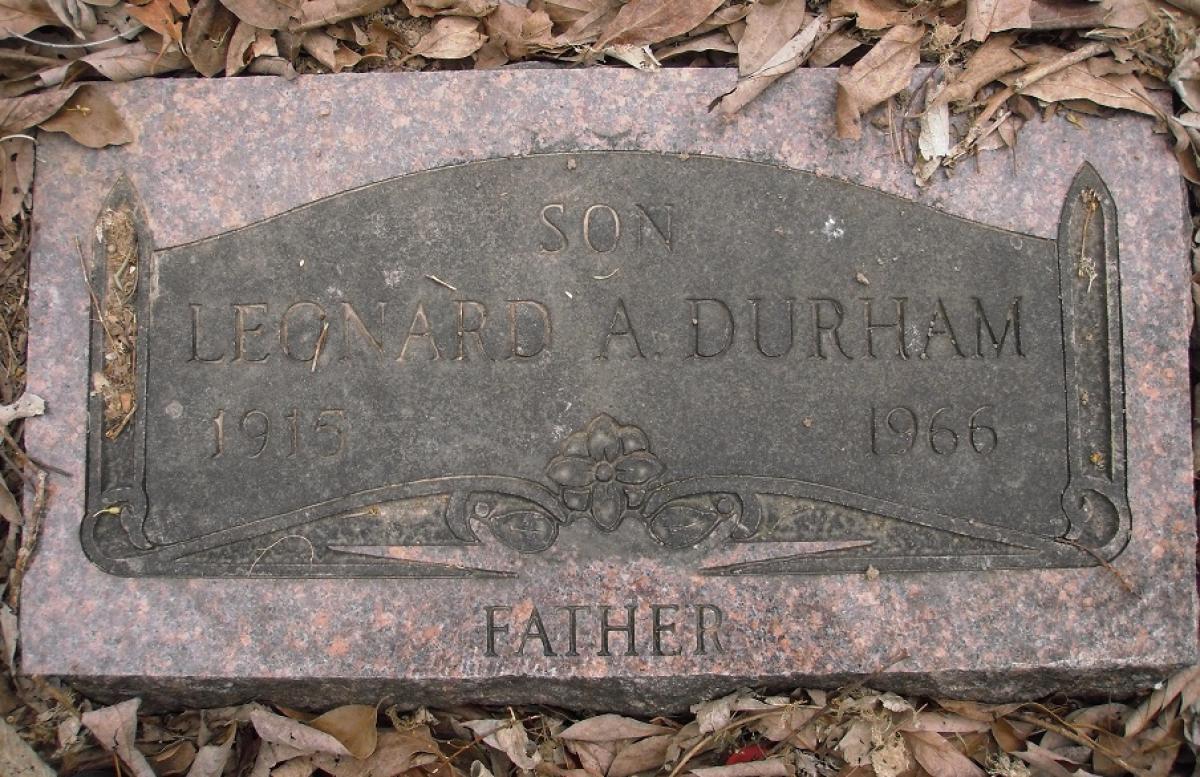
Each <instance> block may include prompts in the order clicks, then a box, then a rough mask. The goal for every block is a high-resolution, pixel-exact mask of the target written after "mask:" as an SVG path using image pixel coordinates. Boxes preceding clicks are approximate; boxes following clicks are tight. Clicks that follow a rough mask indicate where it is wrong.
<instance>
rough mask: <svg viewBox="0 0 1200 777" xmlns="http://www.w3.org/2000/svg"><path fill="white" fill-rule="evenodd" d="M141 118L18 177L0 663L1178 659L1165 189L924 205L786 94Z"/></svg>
mask: <svg viewBox="0 0 1200 777" xmlns="http://www.w3.org/2000/svg"><path fill="white" fill-rule="evenodd" d="M732 78H733V76H732V75H731V74H729V73H726V72H721V71H692V70H675V71H665V72H662V73H659V74H656V75H654V76H646V75H644V74H640V73H630V72H622V71H616V70H600V69H595V70H589V71H586V72H576V71H524V72H514V73H505V74H496V73H453V74H450V73H447V74H437V75H362V76H359V75H343V76H338V77H333V78H301V79H299V80H298V81H297V82H295V83H286V82H284V81H281V80H274V79H243V80H230V81H222V82H202V81H146V82H140V83H137V84H135V85H132V86H129V87H125V88H122V89H119V90H114V91H113V92H112V95H113V98H114V99H115V100H116V102H117V103H118V105H119V107H120V109H121V111H122V113H123V115H124V116H126V117H127V119H128V121H130V123H131V124H132V125H133V126H134V127H135V130H136V135H137V140H136V141H135V142H133V143H131V144H130V145H128V146H126V147H123V148H117V149H107V150H102V151H92V150H88V149H84V148H81V147H79V146H75V145H71V144H70V143H69V142H66V141H64V140H63V139H61V138H60V137H58V136H54V135H43V136H42V138H41V140H40V143H39V156H38V161H39V166H38V174H37V186H36V199H35V208H34V220H35V221H34V223H35V225H36V232H35V236H34V244H33V267H32V273H31V283H32V287H31V292H30V296H31V316H32V322H31V339H30V356H29V374H30V379H29V387H30V389H31V390H32V391H34V392H36V393H38V394H40V395H42V396H43V397H45V398H46V400H47V402H48V406H49V412H48V414H47V415H46V416H45V417H44V418H40V419H37V420H35V421H32V422H30V424H29V428H28V443H29V448H30V453H31V455H32V456H33V457H34V458H35V459H36V460H38V461H41V462H44V463H45V464H47V465H50V466H52V467H54V471H55V472H58V471H62V472H64V473H66V474H65V475H55V476H54V477H53V480H52V484H53V489H52V493H51V495H50V499H49V502H48V508H47V510H46V513H45V524H44V529H43V536H42V539H41V547H40V549H39V551H38V554H37V556H36V559H35V561H34V564H33V566H32V570H31V572H30V574H29V576H28V579H27V582H26V585H25V589H24V596H23V601H22V614H23V618H22V624H21V629H22V636H23V640H24V641H23V646H24V647H23V655H24V669H25V671H27V672H30V673H35V674H50V675H60V676H65V677H68V678H70V679H71V680H73V681H75V682H77V683H79V684H80V685H82V687H84V688H85V689H89V690H91V691H93V692H99V693H101V694H106V695H109V696H113V695H128V694H133V693H140V694H143V695H147V696H149V697H150V698H151V699H152V700H155V701H158V702H166V703H170V702H171V701H174V702H176V703H178V702H181V701H186V702H189V703H217V702H227V701H231V700H234V699H235V698H244V697H249V696H260V697H268V698H272V699H275V700H279V701H286V702H288V703H291V704H295V705H310V706H327V705H329V704H331V703H334V702H338V701H345V700H350V699H359V700H370V699H374V698H376V697H379V696H382V695H385V694H391V695H392V697H393V698H395V699H397V700H400V701H403V702H405V703H408V704H418V703H443V704H445V703H451V702H457V701H487V702H496V703H522V702H551V703H555V704H565V705H569V706H581V707H600V708H613V709H628V710H643V711H647V710H655V711H661V710H669V709H677V708H680V707H683V706H686V705H687V704H688V703H689V702H692V701H695V700H697V699H698V698H700V697H704V696H712V695H714V694H719V693H722V692H725V691H728V690H731V689H733V688H736V687H738V686H740V685H745V684H756V685H763V686H770V687H773V688H788V687H795V686H799V685H806V684H815V685H822V686H834V685H837V684H839V683H844V682H847V681H850V680H852V679H855V678H864V677H868V678H870V682H871V683H872V684H874V685H878V686H883V687H886V688H894V689H898V690H903V691H910V692H920V693H937V694H943V695H970V696H975V697H982V698H993V699H994V698H1011V697H1013V696H1030V695H1038V694H1043V693H1048V692H1052V691H1055V690H1069V691H1072V692H1098V693H1120V692H1127V691H1131V690H1133V689H1134V688H1135V687H1137V686H1140V685H1144V684H1146V683H1149V682H1151V681H1153V680H1155V679H1157V678H1159V677H1161V676H1163V675H1164V674H1165V673H1167V672H1170V671H1171V670H1173V669H1175V668H1177V667H1179V666H1181V665H1184V664H1187V663H1190V662H1192V661H1194V660H1195V659H1196V650H1195V633H1196V596H1195V584H1194V570H1195V566H1194V546H1195V528H1194V524H1195V517H1194V512H1193V510H1192V504H1191V499H1192V489H1191V472H1190V465H1189V461H1190V442H1189V426H1188V420H1187V418H1188V413H1187V403H1188V400H1187V397H1188V389H1187V385H1188V384H1187V381H1188V375H1187V356H1186V343H1187V332H1188V305H1189V287H1188V270H1187V237H1186V232H1185V227H1186V221H1185V216H1184V192H1183V188H1182V186H1181V182H1180V179H1179V177H1178V174H1177V172H1176V168H1175V164H1174V162H1173V160H1172V157H1171V155H1170V153H1169V150H1168V149H1167V147H1166V144H1165V143H1163V142H1161V140H1160V139H1156V138H1155V137H1153V136H1152V135H1151V132H1150V126H1149V124H1148V123H1147V122H1145V121H1143V120H1140V119H1137V118H1131V117H1128V116H1117V117H1113V118H1111V119H1105V120H1103V121H1101V120H1090V119H1085V121H1086V131H1080V129H1079V128H1078V127H1076V126H1074V125H1071V124H1069V123H1068V122H1066V121H1063V120H1060V119H1052V120H1049V121H1046V122H1035V123H1031V124H1030V125H1029V126H1027V127H1026V128H1025V130H1024V131H1023V132H1022V134H1021V135H1020V139H1019V143H1018V145H1017V146H1016V149H1015V150H1014V151H1011V152H1007V153H994V154H988V155H985V156H983V157H981V158H980V159H978V160H970V161H968V162H966V163H964V164H963V165H962V166H961V167H960V168H959V169H958V170H955V171H954V174H953V176H951V177H950V178H949V179H948V180H939V181H937V182H935V183H934V184H933V185H931V186H929V187H928V188H925V189H918V188H917V187H916V186H915V185H914V184H913V182H912V176H911V174H910V172H909V167H910V163H906V162H905V161H904V160H902V159H900V158H899V157H897V156H896V155H895V153H894V150H893V149H894V147H895V146H894V143H893V141H892V140H891V139H890V138H889V137H888V136H887V135H886V134H885V133H880V132H869V133H868V137H867V138H866V139H865V140H864V141H863V142H861V143H857V144H843V143H841V142H838V141H836V140H833V139H832V134H833V133H832V125H831V116H832V110H831V102H830V100H831V95H832V94H833V91H834V90H833V78H834V75H833V74H832V73H828V72H823V71H813V72H808V71H805V72H801V73H797V74H795V75H794V76H790V77H789V78H788V79H785V80H784V81H783V82H781V83H780V84H778V85H777V86H776V87H774V88H773V89H772V90H771V91H770V92H769V93H768V94H767V95H765V96H764V97H763V98H762V99H761V100H760V101H758V102H757V103H756V104H754V105H752V106H750V107H749V108H748V109H747V110H746V111H745V112H744V115H742V116H740V117H738V118H736V119H733V120H728V119H724V118H721V117H719V116H717V115H714V114H710V113H708V112H707V110H706V106H707V104H708V103H709V102H710V101H711V100H712V99H713V98H714V97H715V96H717V95H719V94H721V93H722V92H723V91H725V90H727V89H728V88H729V86H730V81H731V79H732Z"/></svg>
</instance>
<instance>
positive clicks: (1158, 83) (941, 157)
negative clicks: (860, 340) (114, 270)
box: [0, 0, 1200, 226]
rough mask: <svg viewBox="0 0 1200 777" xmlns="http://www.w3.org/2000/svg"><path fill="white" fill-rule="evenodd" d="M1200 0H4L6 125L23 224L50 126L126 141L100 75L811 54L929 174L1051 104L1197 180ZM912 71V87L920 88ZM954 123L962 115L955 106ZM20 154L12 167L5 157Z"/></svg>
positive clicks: (848, 124)
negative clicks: (1149, 123) (1138, 123)
mask: <svg viewBox="0 0 1200 777" xmlns="http://www.w3.org/2000/svg"><path fill="white" fill-rule="evenodd" d="M1198 7H1200V0H1170V2H1169V3H1168V2H1166V0H1095V1H1094V2H1093V1H1092V0H813V1H812V2H806V0H505V1H504V2H501V1H500V0H5V4H4V7H3V8H2V9H0V41H3V43H2V44H0V46H2V47H0V138H3V140H0V142H2V143H7V144H9V146H10V149H9V150H10V153H9V154H8V155H5V156H4V157H3V159H4V166H5V170H4V175H5V177H6V179H8V180H7V181H6V183H7V182H8V181H11V182H13V183H14V184H15V186H13V187H8V186H6V187H5V190H4V191H5V195H6V197H7V201H6V200H5V199H4V198H3V197H0V218H2V219H4V220H5V221H6V222H7V223H8V224H9V225H10V226H11V224H12V220H13V219H14V218H15V217H16V216H17V215H19V211H20V204H21V198H20V196H18V195H17V194H13V192H14V191H15V192H18V193H19V194H23V193H24V192H25V191H26V190H27V189H28V178H29V175H28V173H27V171H28V169H30V167H31V165H30V164H29V162H28V159H27V157H28V155H29V154H31V153H32V151H31V148H32V146H31V145H30V143H29V141H28V140H26V139H25V137H24V135H25V133H27V132H28V131H29V130H30V128H33V127H39V128H41V129H43V130H46V131H51V132H64V133H67V134H69V135H70V136H71V137H73V138H74V139H76V140H78V141H79V142H81V143H84V144H86V145H89V146H93V147H100V146H104V145H108V144H120V143H124V142H128V141H129V140H130V137H131V136H130V132H129V129H128V127H127V126H126V125H125V124H124V122H123V121H122V120H121V117H119V116H117V115H116V114H115V112H114V110H113V107H112V105H111V103H109V102H108V101H107V100H106V99H105V97H104V95H103V94H102V93H101V92H99V91H98V90H95V89H94V88H93V87H90V86H88V82H91V81H97V80H101V81H103V80H108V81H128V80H131V79H136V78H145V77H151V76H163V75H186V74H199V75H201V76H204V77H215V76H220V75H224V76H235V75H241V74H259V75H263V74H266V75H275V76H279V77H283V78H294V77H295V76H296V75H297V74H299V73H316V72H332V73H339V72H343V71H350V70H352V71H370V70H387V71H395V70H419V69H427V70H453V69H468V68H470V69H487V68H497V67H503V66H506V65H508V64H510V63H519V62H526V61H531V60H536V61H542V62H544V63H548V64H549V65H550V66H561V67H568V66H577V65H581V64H582V65H594V64H601V63H607V64H614V65H617V66H621V67H629V66H632V67H636V68H639V69H642V70H657V69H660V68H662V67H672V66H691V67H736V68H737V70H738V74H739V77H740V78H739V82H738V84H737V87H736V88H735V89H734V90H733V91H732V92H730V93H729V94H726V95H713V106H712V108H713V110H716V111H719V112H720V113H722V114H735V113H738V112H740V111H742V110H743V109H744V108H745V107H746V106H747V105H748V104H750V103H751V102H753V101H754V100H755V99H756V98H758V96H759V95H761V94H762V93H763V92H764V91H765V90H766V89H768V88H769V86H770V85H771V84H772V83H773V82H774V81H776V80H778V79H779V78H781V77H785V76H786V75H787V74H788V73H789V72H791V71H793V70H796V69H797V68H801V67H838V68H840V70H839V73H838V77H837V84H836V108H835V111H836V128H837V129H836V133H837V136H838V137H839V138H842V139H844V140H846V141H847V142H849V141H853V140H855V139H857V138H859V137H861V134H862V132H863V125H864V121H868V122H872V123H874V124H875V125H876V126H877V127H878V128H879V129H880V130H881V131H885V132H888V133H890V134H891V135H892V137H893V139H894V147H895V149H896V152H897V155H898V156H899V157H901V158H902V159H903V160H904V161H905V162H906V163H908V164H910V165H911V166H912V168H913V172H914V174H915V175H916V177H917V180H918V181H919V182H921V183H925V184H927V183H931V182H932V181H933V180H934V179H935V178H936V176H937V175H938V174H939V171H948V170H951V169H952V168H954V166H955V165H957V164H958V163H959V162H961V161H962V160H963V159H964V158H966V157H968V156H970V155H972V154H976V153H978V152H980V151H983V150H988V149H996V148H1005V147H1011V146H1013V144H1014V143H1015V142H1016V136H1017V133H1018V132H1019V130H1020V128H1021V126H1022V125H1023V124H1024V123H1025V122H1027V121H1031V120H1037V119H1039V118H1045V117H1046V116H1047V115H1048V114H1053V113H1056V112H1059V113H1062V114H1064V115H1066V116H1067V117H1068V118H1069V119H1070V120H1072V121H1076V122H1079V121H1080V117H1083V116H1099V115H1104V114H1105V113H1106V112H1111V111H1114V110H1119V111H1130V112H1134V113H1141V114H1145V115H1147V116H1151V117H1153V118H1154V119H1155V120H1156V121H1157V123H1158V128H1159V129H1160V130H1161V131H1162V132H1164V133H1166V132H1169V133H1170V137H1171V142H1172V143H1173V144H1174V145H1175V147H1176V150H1177V154H1178V156H1179V159H1180V163H1181V164H1182V166H1183V169H1184V172H1185V174H1186V175H1187V176H1188V178H1189V179H1190V180H1192V181H1193V182H1200V166H1198V165H1197V161H1196V156H1195V148H1196V145H1197V143H1200V42H1198V38H1197V17H1196V16H1194V15H1193V12H1194V11H1196V10H1200V8H1198ZM914 83H916V84H917V85H916V86H915V87H914ZM955 119H957V120H955ZM9 168H12V169H9Z"/></svg>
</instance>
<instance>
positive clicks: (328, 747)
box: [250, 709, 350, 763]
mask: <svg viewBox="0 0 1200 777" xmlns="http://www.w3.org/2000/svg"><path fill="white" fill-rule="evenodd" d="M250 723H251V724H252V725H253V726H254V730H255V731H257V732H258V735H259V737H261V738H262V740H263V741H264V742H270V743H272V744H275V745H280V746H283V747H284V748H288V749H290V750H292V751H295V753H296V754H297V755H310V754H312V753H330V754H332V755H344V756H348V755H350V751H349V750H348V749H346V746H345V745H343V744H342V743H341V741H340V740H338V738H337V737H335V736H333V735H332V734H327V733H325V732H324V731H319V730H317V729H315V728H313V727H312V726H306V725H304V724H303V723H301V722H299V721H297V720H292V719H291V718H285V717H284V716H282V715H276V714H275V713H273V712H268V711H267V710H262V709H256V710H254V711H253V712H251V713H250ZM276 754H277V755H279V754H284V755H286V752H284V753H276ZM290 757H293V756H287V757H286V758H280V759H279V760H281V761H282V760H287V758H290ZM276 763H278V761H277V762H276Z"/></svg>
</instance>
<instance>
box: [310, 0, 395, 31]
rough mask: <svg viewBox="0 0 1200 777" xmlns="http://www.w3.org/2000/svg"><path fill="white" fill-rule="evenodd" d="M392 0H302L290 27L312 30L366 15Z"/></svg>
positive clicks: (387, 4)
mask: <svg viewBox="0 0 1200 777" xmlns="http://www.w3.org/2000/svg"><path fill="white" fill-rule="evenodd" d="M391 4H392V0H304V2H302V3H301V4H300V9H299V10H298V11H296V14H295V21H294V22H293V23H292V25H291V29H292V30H293V31H295V32H304V31H306V30H313V29H316V28H317V27H324V26H325V25H327V24H336V23H337V22H340V21H344V20H346V19H353V18H355V17H358V16H366V15H367V14H372V13H375V12H376V11H378V10H380V9H382V8H386V7H387V6H389V5H391Z"/></svg>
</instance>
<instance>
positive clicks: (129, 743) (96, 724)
mask: <svg viewBox="0 0 1200 777" xmlns="http://www.w3.org/2000/svg"><path fill="white" fill-rule="evenodd" d="M139 704H141V700H140V699H130V700H129V701H123V702H121V703H120V704H114V705H113V706H111V707H102V708H100V709H98V710H92V711H90V712H85V713H83V725H85V726H87V728H88V730H89V731H91V732H92V735H93V736H94V737H96V740H97V741H99V742H100V745H101V746H102V747H103V748H104V749H105V750H107V751H109V752H110V753H114V754H116V756H117V758H120V759H121V762H122V763H124V764H125V765H126V766H128V767H129V769H130V770H131V771H132V772H133V774H134V777H155V774H154V770H153V769H152V768H150V764H149V762H147V761H146V757H145V756H144V755H142V753H141V751H140V750H138V749H137V747H135V746H134V738H135V737H136V735H137V710H138V705H139Z"/></svg>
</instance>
